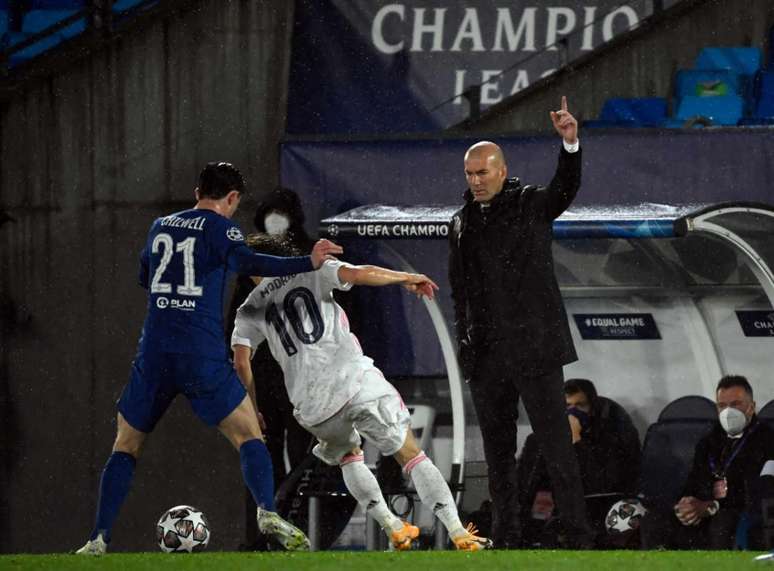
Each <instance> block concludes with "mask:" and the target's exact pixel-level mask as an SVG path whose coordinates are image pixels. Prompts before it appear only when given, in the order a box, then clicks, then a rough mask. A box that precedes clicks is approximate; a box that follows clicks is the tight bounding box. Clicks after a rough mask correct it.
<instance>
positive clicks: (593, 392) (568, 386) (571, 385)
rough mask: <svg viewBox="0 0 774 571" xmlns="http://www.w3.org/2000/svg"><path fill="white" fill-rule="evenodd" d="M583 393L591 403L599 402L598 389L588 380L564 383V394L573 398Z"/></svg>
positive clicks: (572, 380)
mask: <svg viewBox="0 0 774 571" xmlns="http://www.w3.org/2000/svg"><path fill="white" fill-rule="evenodd" d="M578 393H583V394H584V395H586V398H588V399H589V402H594V401H595V400H597V387H595V386H594V383H592V382H591V381H590V380H588V379H567V381H566V382H565V383H564V394H565V395H566V396H568V397H569V396H571V395H574V394H578Z"/></svg>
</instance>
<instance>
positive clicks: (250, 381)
mask: <svg viewBox="0 0 774 571" xmlns="http://www.w3.org/2000/svg"><path fill="white" fill-rule="evenodd" d="M232 349H233V351H234V368H235V369H236V373H237V376H238V377H239V380H240V381H242V384H243V385H244V386H245V389H246V390H247V394H248V395H250V400H251V401H252V403H253V408H255V412H256V414H257V415H258V421H259V423H260V425H261V430H266V424H265V423H264V421H263V415H261V412H260V411H259V410H258V401H257V400H256V397H255V378H254V377H253V368H252V367H251V366H250V355H251V353H252V349H251V348H250V347H248V346H246V345H234V346H233V347H232Z"/></svg>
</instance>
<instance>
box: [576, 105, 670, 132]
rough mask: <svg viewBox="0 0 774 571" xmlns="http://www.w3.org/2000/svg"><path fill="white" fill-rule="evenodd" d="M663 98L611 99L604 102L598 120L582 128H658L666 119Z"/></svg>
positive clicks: (588, 122)
mask: <svg viewBox="0 0 774 571" xmlns="http://www.w3.org/2000/svg"><path fill="white" fill-rule="evenodd" d="M666 108H667V102H666V99H664V98H663V97H636V98H630V99H627V98H621V97H613V98H610V99H608V100H606V101H605V104H604V105H603V106H602V111H601V112H600V114H599V119H596V120H591V121H585V122H584V123H583V125H584V127H592V128H593V127H597V128H601V127H658V126H660V125H661V123H662V122H663V121H664V119H665V118H666Z"/></svg>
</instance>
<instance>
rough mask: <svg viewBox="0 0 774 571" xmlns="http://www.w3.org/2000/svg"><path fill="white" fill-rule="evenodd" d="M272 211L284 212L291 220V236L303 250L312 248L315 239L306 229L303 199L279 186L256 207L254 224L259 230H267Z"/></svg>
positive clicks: (289, 229) (289, 231) (289, 232)
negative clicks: (268, 215) (267, 219)
mask: <svg viewBox="0 0 774 571" xmlns="http://www.w3.org/2000/svg"><path fill="white" fill-rule="evenodd" d="M270 212H279V213H281V214H284V215H286V216H287V217H288V219H289V220H290V225H289V228H288V234H289V238H290V239H291V240H292V241H293V242H294V243H295V244H296V245H297V246H298V247H299V248H301V249H302V250H304V251H306V250H311V249H312V244H313V240H312V239H311V238H310V237H309V235H308V234H307V233H306V230H304V221H305V217H304V209H303V208H302V207H301V199H300V198H299V197H298V194H296V193H295V192H294V191H292V190H290V189H289V188H284V187H282V186H278V187H277V188H275V189H274V190H272V191H271V192H270V193H269V194H267V195H266V197H265V198H264V199H263V200H261V202H259V203H258V206H257V207H256V209H255V217H254V218H253V224H254V225H255V229H256V230H258V232H266V222H265V220H266V215H267V214H269V213H270Z"/></svg>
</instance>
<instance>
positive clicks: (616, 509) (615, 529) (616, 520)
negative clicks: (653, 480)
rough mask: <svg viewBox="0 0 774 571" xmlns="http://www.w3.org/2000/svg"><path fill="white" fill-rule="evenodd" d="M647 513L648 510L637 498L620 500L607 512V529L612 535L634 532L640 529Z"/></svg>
mask: <svg viewBox="0 0 774 571" xmlns="http://www.w3.org/2000/svg"><path fill="white" fill-rule="evenodd" d="M646 513H648V510H646V509H645V506H643V505H642V502H641V501H640V500H638V499H636V498H629V499H625V500H619V501H617V502H616V503H614V504H613V506H612V507H611V508H610V511H608V512H607V517H606V518H605V529H607V533H609V534H611V535H618V534H620V533H626V532H628V531H634V530H636V529H639V528H640V521H641V520H642V517H643V516H644V515H645V514H646Z"/></svg>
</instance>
